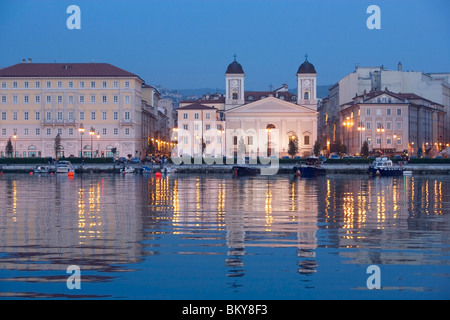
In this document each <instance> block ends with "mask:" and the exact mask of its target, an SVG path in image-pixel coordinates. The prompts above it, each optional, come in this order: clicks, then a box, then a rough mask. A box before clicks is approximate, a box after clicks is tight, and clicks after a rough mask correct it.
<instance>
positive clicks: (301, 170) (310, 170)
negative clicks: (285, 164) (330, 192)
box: [293, 157, 327, 178]
mask: <svg viewBox="0 0 450 320" xmlns="http://www.w3.org/2000/svg"><path fill="white" fill-rule="evenodd" d="M293 170H294V173H295V174H297V175H299V176H302V177H305V178H310V177H317V176H324V175H326V174H327V170H326V169H325V168H324V167H322V165H321V163H320V159H319V158H317V157H308V158H306V163H305V165H302V164H301V165H296V166H295V167H294V168H293Z"/></svg>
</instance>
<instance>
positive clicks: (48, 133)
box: [47, 128, 52, 136]
mask: <svg viewBox="0 0 450 320" xmlns="http://www.w3.org/2000/svg"><path fill="white" fill-rule="evenodd" d="M51 134H52V129H50V128H47V135H48V136H49V135H51Z"/></svg>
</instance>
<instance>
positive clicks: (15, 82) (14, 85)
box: [13, 81, 17, 89]
mask: <svg viewBox="0 0 450 320" xmlns="http://www.w3.org/2000/svg"><path fill="white" fill-rule="evenodd" d="M13 88H14V89H17V81H14V82H13Z"/></svg>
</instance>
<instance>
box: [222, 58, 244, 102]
mask: <svg viewBox="0 0 450 320" xmlns="http://www.w3.org/2000/svg"><path fill="white" fill-rule="evenodd" d="M244 78H245V73H244V69H242V66H241V65H240V64H239V63H238V62H237V61H236V55H234V61H233V62H232V63H230V64H229V65H228V68H227V71H226V72H225V110H229V109H231V108H234V107H237V106H240V105H243V104H244V103H245V98H244Z"/></svg>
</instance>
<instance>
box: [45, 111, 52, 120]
mask: <svg viewBox="0 0 450 320" xmlns="http://www.w3.org/2000/svg"><path fill="white" fill-rule="evenodd" d="M45 119H46V120H52V113H51V112H50V111H47V113H46V118H45Z"/></svg>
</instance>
